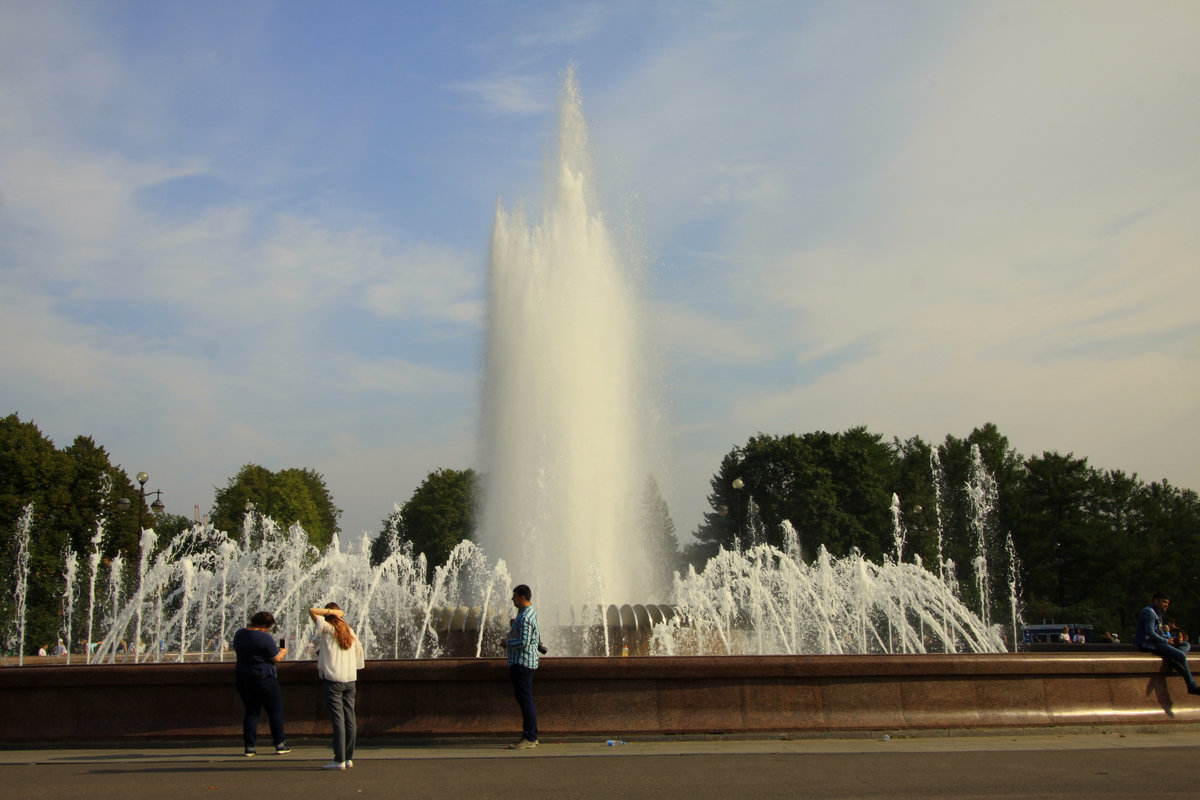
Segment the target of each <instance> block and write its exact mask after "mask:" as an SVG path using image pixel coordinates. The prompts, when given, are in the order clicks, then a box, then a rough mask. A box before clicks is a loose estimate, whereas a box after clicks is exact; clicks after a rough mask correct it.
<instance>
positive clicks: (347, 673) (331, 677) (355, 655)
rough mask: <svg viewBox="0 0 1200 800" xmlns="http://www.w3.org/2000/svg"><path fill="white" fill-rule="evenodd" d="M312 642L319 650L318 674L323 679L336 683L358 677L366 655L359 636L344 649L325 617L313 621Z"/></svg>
mask: <svg viewBox="0 0 1200 800" xmlns="http://www.w3.org/2000/svg"><path fill="white" fill-rule="evenodd" d="M312 643H313V644H314V645H316V646H317V647H318V648H319V649H318V651H317V674H319V675H320V676H321V678H322V679H324V680H327V681H334V682H335V683H351V682H352V681H354V679H355V678H356V677H358V670H360V669H362V668H363V666H364V659H365V658H366V655H365V654H364V653H363V646H362V642H360V641H359V640H358V637H357V636H355V637H354V641H353V642H352V643H351V645H350V649H349V650H343V649H342V646H341V645H340V644H338V640H337V636H335V635H334V631H333V626H332V625H330V624H329V623H328V622H326V621H325V620H324V619H321V618H318V619H316V620H314V621H313V635H312Z"/></svg>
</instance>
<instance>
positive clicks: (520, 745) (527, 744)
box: [508, 739, 538, 750]
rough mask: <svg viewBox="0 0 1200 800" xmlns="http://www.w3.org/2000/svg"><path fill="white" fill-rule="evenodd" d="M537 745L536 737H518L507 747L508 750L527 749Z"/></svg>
mask: <svg viewBox="0 0 1200 800" xmlns="http://www.w3.org/2000/svg"><path fill="white" fill-rule="evenodd" d="M537 746H538V743H537V739H533V740H530V739H518V740H517V741H515V742H513V743H512V744H510V745H509V746H508V749H509V750H529V749H530V748H533V747H537Z"/></svg>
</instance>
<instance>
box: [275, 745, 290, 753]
mask: <svg viewBox="0 0 1200 800" xmlns="http://www.w3.org/2000/svg"><path fill="white" fill-rule="evenodd" d="M290 752H292V748H290V747H288V743H287V742H282V743H280V744H277V745H275V755H277V756H281V755H283V754H284V753H290Z"/></svg>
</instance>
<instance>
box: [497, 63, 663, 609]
mask: <svg viewBox="0 0 1200 800" xmlns="http://www.w3.org/2000/svg"><path fill="white" fill-rule="evenodd" d="M558 137H559V138H558V149H557V152H556V153H555V154H554V155H553V156H552V157H551V158H550V159H549V162H548V164H547V172H548V184H549V185H548V187H547V195H548V197H547V202H546V207H545V210H544V212H543V214H542V217H541V220H540V221H531V220H528V219H527V218H526V216H525V213H524V212H523V211H522V210H520V209H516V210H509V209H506V208H505V207H504V206H503V205H498V207H497V210H496V221H495V227H494V230H493V234H492V247H491V271H490V275H489V297H488V340H487V354H486V358H487V364H486V378H485V386H484V403H483V431H482V440H483V458H484V474H485V478H486V487H487V488H486V495H485V497H486V500H485V505H484V513H483V516H482V526H481V528H480V533H479V540H480V542H481V544H482V545H483V547H484V549H485V550H486V551H487V552H488V553H490V554H491V555H493V556H495V557H499V558H503V559H504V560H505V561H506V562H507V563H508V565H509V568H510V569H511V571H512V573H513V577H514V579H515V580H517V581H520V582H522V583H528V584H530V586H532V587H533V589H534V596H535V602H536V603H537V604H538V605H539V606H541V607H543V608H546V607H552V608H558V609H562V608H564V607H581V606H583V605H584V604H587V603H596V602H599V601H600V598H598V597H592V596H589V590H588V587H589V585H595V580H594V578H593V575H594V574H595V572H596V571H597V570H598V571H599V573H600V575H602V576H603V583H604V586H605V591H606V593H607V594H608V595H609V596H611V597H616V598H620V599H621V600H623V601H626V602H631V601H647V600H655V601H657V600H662V599H665V597H663V595H664V594H665V589H666V587H656V586H653V585H651V584H650V583H649V580H650V575H652V574H653V573H654V570H651V569H649V568H648V564H647V560H648V555H647V549H646V547H645V536H644V535H643V532H642V529H641V520H640V514H639V502H640V497H641V488H642V486H643V485H644V482H645V480H646V474H647V473H646V460H645V458H644V457H643V453H642V452H641V450H640V445H641V443H642V442H644V441H645V430H644V428H643V420H645V419H646V417H647V415H646V407H647V400H646V395H645V392H644V391H643V390H642V376H641V371H640V366H639V365H640V363H641V359H640V358H639V354H640V352H641V350H642V349H643V345H642V344H641V341H640V338H641V337H640V334H639V329H640V320H639V313H638V304H637V300H636V297H635V294H634V292H633V290H632V288H631V285H632V282H631V279H630V275H629V265H627V264H625V263H624V262H623V260H622V257H621V255H620V252H619V248H618V247H617V246H616V245H615V244H614V241H613V236H612V234H611V232H610V231H609V228H608V226H607V224H606V222H605V219H604V217H603V215H602V214H601V212H600V210H599V209H598V207H597V203H596V196H595V187H594V180H593V172H592V164H591V159H590V156H589V153H588V135H587V125H586V123H585V121H584V117H583V111H582V105H581V101H580V95H579V87H578V85H577V83H576V81H575V76H574V72H573V71H570V72H568V74H567V78H566V82H565V85H564V87H563V91H562V96H561V102H560V109H559V127H558Z"/></svg>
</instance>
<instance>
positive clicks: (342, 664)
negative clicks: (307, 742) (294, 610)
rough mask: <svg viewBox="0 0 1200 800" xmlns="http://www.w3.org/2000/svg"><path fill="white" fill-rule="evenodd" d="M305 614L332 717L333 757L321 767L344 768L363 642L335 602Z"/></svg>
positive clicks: (348, 762)
mask: <svg viewBox="0 0 1200 800" xmlns="http://www.w3.org/2000/svg"><path fill="white" fill-rule="evenodd" d="M308 615H309V616H310V617H312V621H313V626H314V630H313V635H312V642H313V644H315V645H316V646H317V648H318V650H317V672H318V674H319V675H320V676H321V681H322V683H324V685H325V704H326V705H327V706H328V707H329V717H330V719H332V720H333V761H330V762H329V763H328V764H326V765H325V766H323V767H321V769H346V767H353V766H354V741H355V738H356V734H355V731H356V728H357V726H358V721H357V718H356V717H355V714H354V687H355V679H356V678H357V677H358V670H360V669H362V668H363V659H364V658H365V655H364V653H363V646H362V642H360V641H359V640H358V637H357V636H355V635H354V631H352V630H351V629H350V625H349V623H347V622H346V620H345V619H343V616H344V613H343V612H342V609H341V608H339V607H338V604H337V603H329V604H328V605H326V606H325V607H324V608H310V609H309V610H308Z"/></svg>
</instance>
